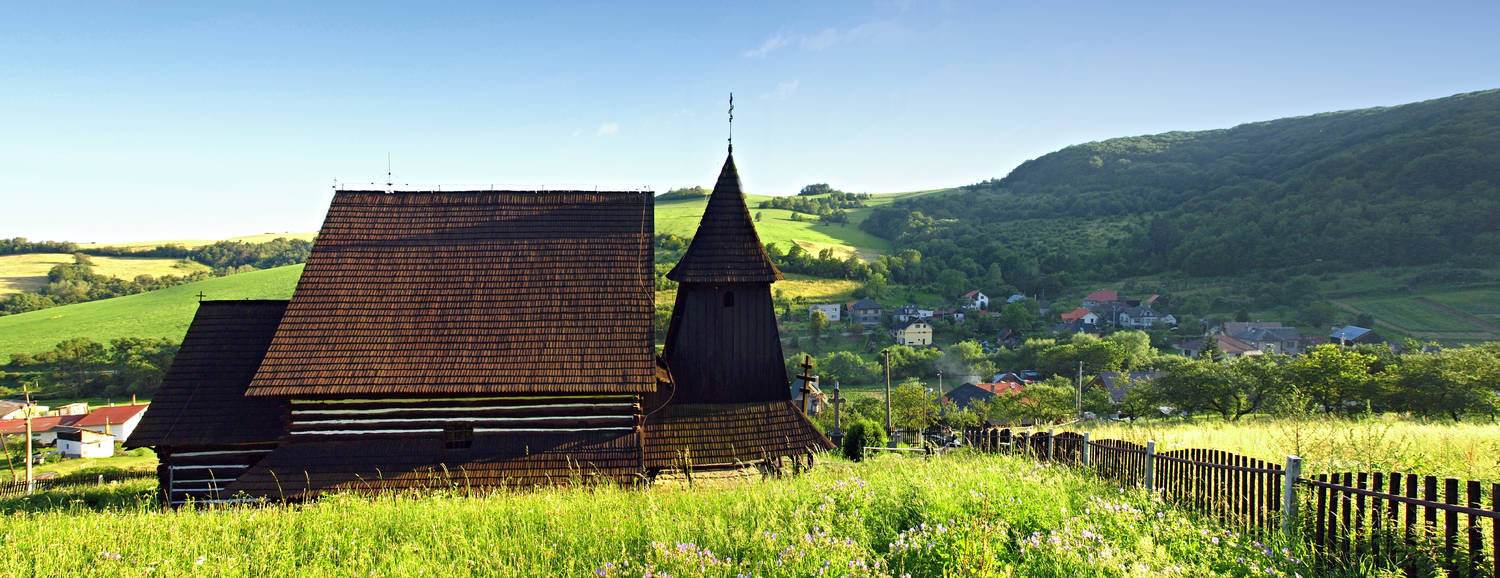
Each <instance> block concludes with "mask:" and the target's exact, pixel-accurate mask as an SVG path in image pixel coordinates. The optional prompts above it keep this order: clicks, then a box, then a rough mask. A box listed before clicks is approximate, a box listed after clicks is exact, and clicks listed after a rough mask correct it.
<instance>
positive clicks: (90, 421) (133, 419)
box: [73, 403, 147, 442]
mask: <svg viewBox="0 0 1500 578" xmlns="http://www.w3.org/2000/svg"><path fill="white" fill-rule="evenodd" d="M146 407H147V405H146V404H144V403H143V404H140V405H118V406H109V407H101V408H99V409H96V410H94V411H91V412H89V414H88V415H86V416H83V419H80V420H78V422H77V423H74V424H73V425H74V426H77V427H81V428H83V429H87V430H93V431H95V432H98V433H102V434H109V435H112V436H115V439H117V440H120V441H122V442H123V441H125V440H127V439H130V432H133V431H135V426H136V424H139V423H141V416H143V415H145V414H146Z"/></svg>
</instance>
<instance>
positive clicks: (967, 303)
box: [958, 289, 990, 309]
mask: <svg viewBox="0 0 1500 578" xmlns="http://www.w3.org/2000/svg"><path fill="white" fill-rule="evenodd" d="M958 299H959V301H960V302H962V303H963V309H988V308H989V306H990V298H989V296H987V295H985V294H984V293H983V292H981V291H980V290H978V289H975V290H973V291H970V292H968V293H964V294H963V295H960V296H959V297H958Z"/></svg>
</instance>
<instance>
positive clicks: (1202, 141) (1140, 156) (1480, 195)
mask: <svg viewBox="0 0 1500 578" xmlns="http://www.w3.org/2000/svg"><path fill="white" fill-rule="evenodd" d="M861 229H863V230H864V231H866V232H870V233H873V234H876V235H878V236H881V237H882V238H885V239H887V240H890V241H891V242H892V250H895V251H901V250H908V249H909V250H914V251H917V252H919V253H920V254H921V258H922V267H920V268H919V269H918V270H917V271H915V272H914V273H913V272H909V273H908V275H907V276H906V278H902V277H901V276H895V277H893V278H892V281H894V282H901V283H913V282H916V279H915V278H914V277H928V278H931V277H933V276H935V275H936V274H937V273H939V272H942V271H945V270H956V271H958V272H959V273H961V274H963V275H965V276H967V278H969V279H973V278H976V277H978V276H980V275H984V274H986V273H987V271H986V267H989V266H992V265H998V266H999V268H1000V269H1001V270H1002V271H1003V274H1004V279H1005V282H1006V284H1008V285H1010V286H1013V287H1014V288H1015V289H1017V290H1019V291H1021V292H1024V293H1028V294H1039V295H1042V296H1044V297H1055V298H1066V299H1072V298H1074V294H1077V295H1078V296H1081V295H1082V294H1083V293H1086V292H1087V290H1088V288H1090V287H1096V286H1110V285H1112V284H1116V283H1122V282H1125V281H1127V280H1130V279H1143V280H1144V281H1143V282H1142V285H1143V286H1153V287H1157V288H1162V287H1165V288H1167V289H1166V291H1167V292H1176V291H1173V290H1172V289H1171V287H1174V286H1176V287H1183V286H1187V287H1194V286H1200V285H1202V284H1204V283H1208V284H1213V285H1220V286H1222V289H1223V290H1222V291H1217V292H1211V293H1210V292H1204V293H1205V297H1206V299H1207V301H1208V302H1209V304H1210V305H1211V308H1212V310H1213V311H1217V312H1234V311H1250V312H1256V311H1266V310H1271V309H1277V308H1281V310H1282V311H1283V312H1285V311H1288V310H1290V311H1291V312H1292V313H1293V314H1295V313H1296V312H1298V311H1300V310H1301V308H1303V307H1305V306H1307V305H1309V304H1311V303H1314V302H1318V301H1322V300H1326V301H1329V302H1332V303H1334V304H1335V305H1337V306H1338V307H1340V308H1341V309H1342V310H1344V311H1348V312H1350V313H1368V314H1370V315H1372V316H1374V317H1375V319H1376V321H1377V324H1381V323H1384V325H1382V326H1383V327H1385V328H1386V329H1390V330H1398V329H1399V331H1401V332H1403V333H1405V334H1407V335H1411V336H1415V337H1422V336H1425V335H1438V334H1442V335H1448V336H1451V337H1453V338H1455V339H1469V337H1467V336H1470V335H1473V336H1478V335H1486V334H1492V332H1493V327H1492V326H1488V327H1487V324H1488V323H1489V322H1488V321H1485V319H1484V317H1483V315H1486V314H1487V313H1486V312H1485V311H1482V310H1480V309H1470V308H1465V307H1462V306H1461V307H1446V308H1441V307H1434V306H1430V305H1427V304H1424V303H1421V302H1414V301H1412V300H1413V299H1417V298H1426V299H1429V300H1431V301H1433V302H1441V301H1442V300H1443V299H1445V298H1446V297H1445V296H1446V295H1447V292H1450V291H1462V292H1478V294H1481V295H1483V296H1484V297H1483V298H1479V299H1469V300H1461V301H1462V302H1463V303H1483V302H1494V301H1496V300H1497V299H1500V270H1496V269H1495V264H1496V263H1497V260H1500V90H1491V91H1485V92H1477V93H1470V94H1461V95H1456V96H1452V97H1448V98H1441V99H1436V100H1430V101H1425V102H1419V103H1414V104H1407V105H1402V106H1393V107H1383V108H1371V109H1363V110H1353V111H1343V112H1334V113H1327V114H1319V115H1313V116H1307V117H1299V118H1287V119H1280V120H1273V121H1268V122H1258V123H1252V124H1246V125H1241V126H1237V127H1234V128H1229V129H1222V130H1210V131H1199V132H1172V133H1164V134H1157V135H1149V136H1138V137H1129V138H1118V139H1110V140H1106V141H1102V142H1092V143H1086V144H1080V145H1075V146H1070V147H1067V148H1064V149H1062V150H1059V151H1056V152H1053V153H1049V154H1047V155H1043V156H1041V157H1039V158H1037V159H1034V160H1031V161H1027V162H1025V163H1023V164H1021V165H1020V166H1019V167H1017V168H1016V169H1015V170H1014V171H1012V172H1011V173H1010V174H1009V175H1007V176H1005V177H1004V178H1002V179H998V180H989V181H985V182H982V183H977V184H974V185H970V186H966V187H961V188H960V189H958V190H957V191H955V192H954V193H952V194H947V195H934V196H928V197H922V198H916V199H909V200H904V201H900V202H897V203H894V204H891V205H890V206H887V207H881V208H876V209H874V210H873V211H872V212H871V214H870V215H869V217H868V218H866V219H865V220H864V221H863V222H862V224H861ZM1377 271H1378V274H1376V275H1367V274H1366V272H1377ZM994 292H998V291H993V290H992V293H994ZM1168 302H1170V300H1169V301H1168ZM1397 302H1399V303H1400V304H1396V303H1397ZM1207 312H1208V311H1207V310H1200V311H1194V313H1207Z"/></svg>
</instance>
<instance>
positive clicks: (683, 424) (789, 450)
mask: <svg viewBox="0 0 1500 578" xmlns="http://www.w3.org/2000/svg"><path fill="white" fill-rule="evenodd" d="M829 449H833V444H832V443H830V442H829V441H828V438H826V437H824V436H823V434H822V433H819V432H818V430H817V429H816V428H814V427H813V425H812V423H811V422H809V421H808V420H807V418H806V417H804V416H803V415H802V410H800V409H798V408H797V406H796V405H794V404H793V403H792V402H791V401H790V400H785V401H780V400H778V401H765V402H758V403H695V404H668V405H667V406H666V407H664V408H661V409H660V410H659V411H658V412H656V413H654V414H652V415H650V416H647V417H646V467H647V468H680V467H682V466H683V464H682V461H681V460H682V458H683V457H684V456H686V457H688V459H689V460H690V462H691V465H692V466H693V467H713V466H732V465H749V464H751V463H754V462H757V461H760V460H762V459H765V458H766V457H772V458H774V457H779V456H800V455H803V454H805V453H807V452H809V451H813V452H821V451H823V450H829Z"/></svg>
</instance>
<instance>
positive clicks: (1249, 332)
mask: <svg viewBox="0 0 1500 578" xmlns="http://www.w3.org/2000/svg"><path fill="white" fill-rule="evenodd" d="M1230 337H1233V338H1235V339H1238V340H1240V341H1243V342H1245V343H1248V344H1250V345H1253V346H1255V348H1256V349H1259V350H1261V351H1264V352H1266V353H1282V354H1286V355H1300V354H1301V353H1302V347H1301V345H1302V334H1301V332H1299V331H1297V328H1295V327H1255V328H1251V329H1246V330H1244V331H1240V332H1238V333H1234V334H1231V335H1230Z"/></svg>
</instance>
